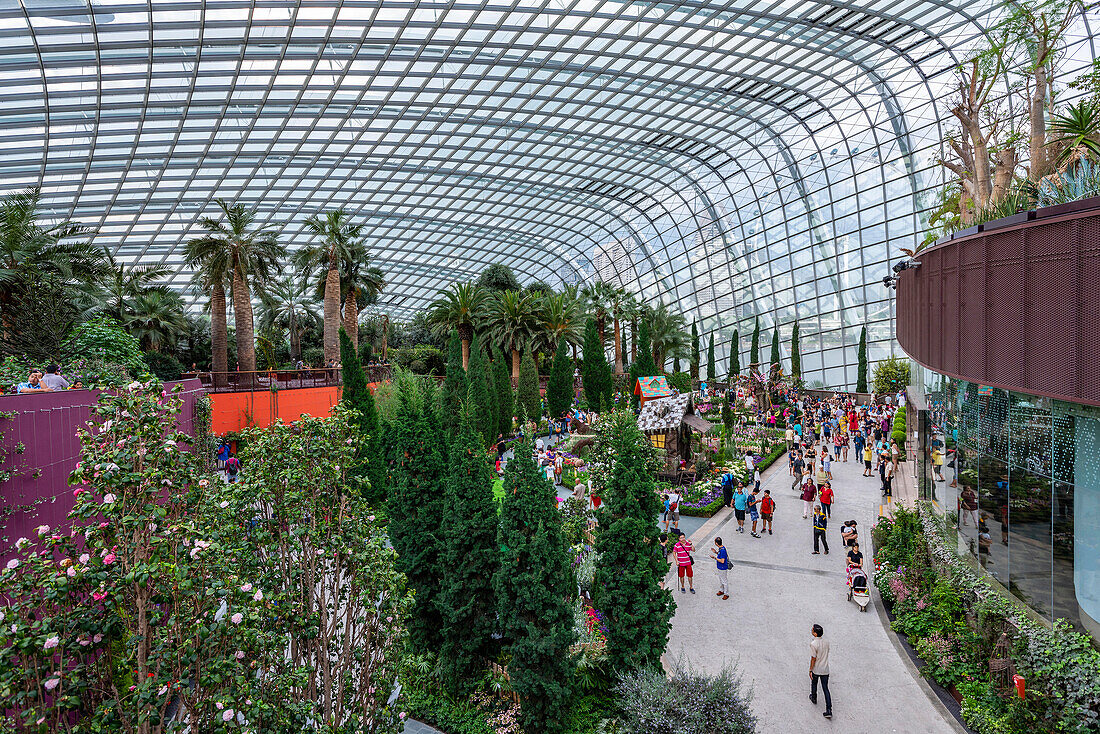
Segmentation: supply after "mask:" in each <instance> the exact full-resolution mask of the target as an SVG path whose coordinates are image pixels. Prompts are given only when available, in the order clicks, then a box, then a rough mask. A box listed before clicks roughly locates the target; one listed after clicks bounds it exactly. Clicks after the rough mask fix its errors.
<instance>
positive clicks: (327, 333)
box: [322, 260, 350, 367]
mask: <svg viewBox="0 0 1100 734" xmlns="http://www.w3.org/2000/svg"><path fill="white" fill-rule="evenodd" d="M349 336H350V335H349ZM322 342H323V346H324V348H325V366H326V367H328V366H329V365H330V364H331V363H332V362H335V361H336V360H338V359H339V358H340V271H339V270H337V269H336V261H335V260H331V261H329V264H328V275H326V276H325V325H324V337H323V339H322Z"/></svg>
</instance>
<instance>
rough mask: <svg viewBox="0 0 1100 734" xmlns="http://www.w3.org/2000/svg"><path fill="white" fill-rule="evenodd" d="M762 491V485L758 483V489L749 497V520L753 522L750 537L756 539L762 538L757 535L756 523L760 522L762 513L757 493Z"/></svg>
mask: <svg viewBox="0 0 1100 734" xmlns="http://www.w3.org/2000/svg"><path fill="white" fill-rule="evenodd" d="M759 491H760V484H759V482H758V483H757V485H756V487H755V488H754V489H753V490H752V494H750V495H749V518H750V519H751V520H752V532H751V533H750V535H752V537H754V538H759V537H760V536H759V535H757V534H756V523H757V522H759V521H760V513H759V511H758V509H757V508H758V507H759V505H760V503H759V498H758V497H757V493H758V492H759Z"/></svg>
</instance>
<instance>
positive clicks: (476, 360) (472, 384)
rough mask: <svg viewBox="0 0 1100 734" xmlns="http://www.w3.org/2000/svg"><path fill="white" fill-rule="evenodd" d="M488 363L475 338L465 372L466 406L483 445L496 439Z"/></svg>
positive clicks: (495, 419) (487, 444) (495, 417)
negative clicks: (468, 368) (468, 365)
mask: <svg viewBox="0 0 1100 734" xmlns="http://www.w3.org/2000/svg"><path fill="white" fill-rule="evenodd" d="M488 375H489V363H488V362H486V361H485V352H484V350H482V348H481V344H480V343H479V342H478V341H477V340H476V339H475V340H474V341H473V343H472V344H471V345H470V370H469V372H467V373H466V382H467V384H468V386H469V387H468V390H469V404H468V405H467V406H466V407H467V410H468V411H469V412H470V416H471V418H472V420H473V421H474V424H475V425H476V426H477V428H478V432H479V433H481V436H482V441H483V443H484V445H485V446H489V445H490V444H492V443H493V442H494V441H496V438H497V434H496V431H495V430H494V429H495V425H494V422H495V421H497V416H496V415H494V410H493V409H494V405H493V403H492V402H491V399H490V397H489V381H488V379H486V378H487V377H488Z"/></svg>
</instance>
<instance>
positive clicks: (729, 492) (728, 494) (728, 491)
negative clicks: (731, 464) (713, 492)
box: [722, 472, 733, 507]
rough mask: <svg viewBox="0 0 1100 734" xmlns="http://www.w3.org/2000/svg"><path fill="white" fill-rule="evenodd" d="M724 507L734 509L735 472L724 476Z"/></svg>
mask: <svg viewBox="0 0 1100 734" xmlns="http://www.w3.org/2000/svg"><path fill="white" fill-rule="evenodd" d="M722 505H723V506H725V507H733V472H726V473H725V474H723V475H722Z"/></svg>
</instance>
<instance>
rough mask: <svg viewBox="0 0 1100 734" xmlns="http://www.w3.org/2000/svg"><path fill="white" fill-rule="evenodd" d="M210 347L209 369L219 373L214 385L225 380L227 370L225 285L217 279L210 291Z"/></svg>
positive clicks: (227, 343) (227, 331)
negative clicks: (210, 361)
mask: <svg viewBox="0 0 1100 734" xmlns="http://www.w3.org/2000/svg"><path fill="white" fill-rule="evenodd" d="M210 347H211V352H212V355H211V356H212V357H213V363H212V364H211V365H210V367H211V370H212V371H213V372H214V373H215V374H217V373H221V374H222V376H221V378H220V379H219V378H218V377H215V378H214V380H215V383H214V384H215V385H217V384H219V382H224V381H225V373H226V372H228V371H229V327H228V326H227V325H226V323H225V286H223V285H222V283H221V281H220V280H218V281H216V282H215V283H214V287H213V288H212V289H211V292H210Z"/></svg>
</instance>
